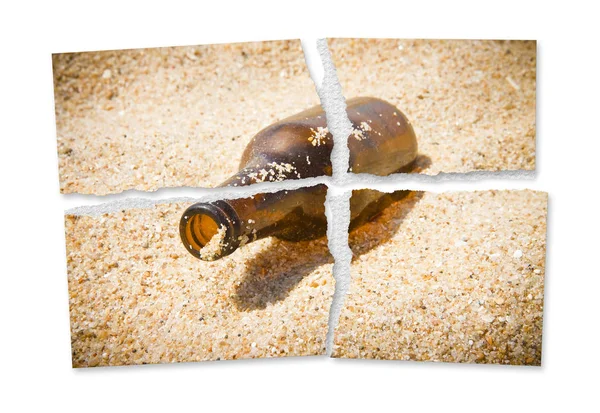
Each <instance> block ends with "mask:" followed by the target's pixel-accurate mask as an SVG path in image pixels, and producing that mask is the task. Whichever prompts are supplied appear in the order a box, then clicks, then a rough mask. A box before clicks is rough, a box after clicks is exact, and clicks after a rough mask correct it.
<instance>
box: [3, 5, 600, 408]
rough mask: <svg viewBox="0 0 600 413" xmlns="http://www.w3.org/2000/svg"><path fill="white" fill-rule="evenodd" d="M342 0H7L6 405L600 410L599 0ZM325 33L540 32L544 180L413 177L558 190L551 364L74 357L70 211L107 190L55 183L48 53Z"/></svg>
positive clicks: (521, 35) (548, 308)
mask: <svg viewBox="0 0 600 413" xmlns="http://www.w3.org/2000/svg"><path fill="white" fill-rule="evenodd" d="M262 3H264V2H262ZM343 4H344V5H343V6H342V5H341V4H340V5H339V6H338V7H335V8H334V7H333V6H332V7H328V6H327V5H326V4H325V2H323V1H320V2H309V1H302V2H299V1H294V2H285V3H284V2H273V3H272V4H271V5H266V4H259V2H225V1H220V2H210V4H208V5H207V4H201V2H199V1H197V2H194V4H193V5H191V4H187V5H186V4H180V3H178V2H175V1H168V2H167V1H166V2H163V3H162V4H157V5H153V6H150V5H149V4H142V3H140V4H139V5H125V4H124V2H123V1H116V2H112V1H102V2H91V3H86V5H84V3H83V2H72V3H67V2H56V1H53V2H46V3H44V4H41V2H40V4H37V5H36V4H30V5H20V6H9V5H7V4H4V5H3V6H1V8H2V10H1V11H0V20H1V24H0V31H1V37H0V39H1V40H0V41H1V42H2V49H1V55H0V56H1V64H0V70H1V75H0V82H1V88H0V102H1V105H2V107H1V110H0V114H1V115H0V116H1V119H2V128H1V129H0V131H1V132H0V133H1V135H0V137H1V139H2V143H1V145H0V154H1V155H2V162H1V163H0V166H1V168H2V173H1V174H0V176H1V179H2V192H1V196H2V202H1V203H0V205H1V208H2V211H1V214H0V216H1V217H2V227H1V228H2V239H1V241H0V242H1V243H2V248H1V251H2V255H1V256H2V267H1V268H2V270H1V284H0V293H1V299H0V305H1V306H2V307H1V308H2V326H1V329H0V331H1V338H0V345H1V351H0V357H1V364H0V371H1V375H2V376H1V377H2V379H3V380H2V381H3V384H2V386H1V387H0V389H1V390H0V393H1V394H2V396H0V409H2V407H7V408H4V409H2V410H3V411H30V410H33V409H34V408H38V409H41V408H46V409H50V408H55V409H57V410H59V411H125V410H129V411H142V410H144V411H175V410H176V409H184V408H186V410H187V409H193V410H204V411H227V410H230V409H231V410H236V411H243V412H246V411H254V410H257V411H270V410H280V411H288V410H299V411H315V410H318V411H332V412H333V411H343V410H355V409H356V410H362V411H377V410H386V411H387V410H392V409H393V410H406V411H429V410H440V409H443V410H444V411H483V412H494V411H503V412H506V411H526V410H527V411H543V409H545V410H546V411H548V409H550V408H559V409H561V410H562V409H569V411H591V410H595V411H598V410H597V409H598V404H599V402H598V398H597V395H596V393H597V391H598V382H599V381H598V379H597V374H598V372H599V366H598V352H599V348H600V337H599V334H598V324H599V323H598V321H599V317H598V313H599V312H598V302H599V301H600V300H598V294H599V292H598V291H599V287H600V282H599V278H600V272H599V271H598V268H599V266H600V260H599V257H600V254H599V251H598V247H599V241H598V239H599V234H600V233H599V230H600V228H599V225H598V220H599V218H598V204H597V203H596V200H597V199H598V196H597V192H598V187H599V186H598V183H597V181H598V179H599V173H598V168H599V167H600V161H599V156H600V145H599V143H598V142H599V138H600V136H599V126H598V122H599V116H598V112H599V109H600V105H599V104H598V102H599V100H598V98H599V96H600V88H599V81H598V76H599V73H600V67H599V65H598V63H599V59H598V49H599V47H598V46H599V44H598V39H599V38H600V36H599V34H600V33H599V29H598V24H599V23H598V21H597V18H598V13H597V11H594V10H593V8H592V7H591V4H592V2H589V3H585V2H579V1H568V2H560V3H557V4H552V2H549V1H548V2H535V3H534V2H531V3H530V2H526V1H523V0H521V1H508V0H504V1H501V2H494V3H486V4H488V5H486V6H484V3H483V2H477V1H473V2H464V1H463V2H457V1H446V2H442V1H440V2H424V1H416V0H413V1H410V2H406V3H405V4H403V3H401V2H390V4H387V5H383V4H378V3H377V2H375V1H361V2H351V1H346V2H343ZM326 36H329V37H335V36H344V37H396V38H402V37H405V38H406V37H408V38H511V39H537V40H538V41H539V43H538V95H537V97H538V117H537V120H538V127H537V145H538V146H537V162H538V163H537V165H538V169H537V174H536V178H535V179H534V180H530V181H523V180H516V181H514V180H513V181H508V182H506V181H501V180H497V179H495V180H485V181H481V182H461V183H452V182H445V183H441V184H430V183H428V184H425V183H419V182H416V183H415V185H414V189H429V190H432V189H433V190H436V191H443V190H455V189H487V188H533V189H540V190H545V191H548V192H549V193H550V208H549V222H548V230H549V233H548V250H547V275H546V295H545V300H546V301H545V303H546V305H545V314H544V349H543V367H541V368H527V367H503V366H482V365H452V364H432V363H411V362H382V361H352V360H345V361H344V360H333V359H328V358H324V357H313V358H290V359H278V360H249V361H230V362H211V363H188V364H179V365H162V366H140V367H122V368H101V369H87V370H86V369H80V370H73V369H71V355H70V335H69V318H68V296H67V279H66V263H65V246H64V233H63V230H64V228H63V211H64V209H65V208H68V207H72V206H75V205H78V204H84V203H87V204H90V203H100V202H102V201H103V200H101V199H98V198H96V197H68V198H66V197H64V196H61V195H59V186H58V171H57V155H56V141H55V126H54V106H53V86H52V73H51V57H50V54H51V53H53V52H70V51H84V50H98V49H114V48H131V47H153V46H171V45H186V44H202V43H211V42H213V43H214V42H218V43H222V42H233V41H252V40H269V39H284V38H303V39H305V40H306V41H313V40H314V39H316V38H319V37H326ZM188 194H189V193H188ZM593 382H596V385H593ZM3 405H5V406H3Z"/></svg>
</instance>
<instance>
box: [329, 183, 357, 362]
mask: <svg viewBox="0 0 600 413" xmlns="http://www.w3.org/2000/svg"><path fill="white" fill-rule="evenodd" d="M351 195H352V191H345V192H343V193H342V194H339V195H336V194H334V191H332V190H331V189H329V190H328V191H327V199H326V201H325V215H326V216H327V241H328V247H329V253H330V254H331V255H332V256H333V260H334V261H333V279H334V280H335V291H334V293H333V299H332V301H331V307H330V309H329V322H328V327H329V328H328V331H327V355H328V356H330V357H331V354H332V352H333V343H334V336H335V329H336V327H337V325H338V323H339V318H340V314H341V312H342V308H343V306H344V300H345V299H346V295H347V294H348V289H349V288H350V281H351V280H350V263H351V260H352V251H351V250H350V245H349V244H348V228H349V226H350V196H351Z"/></svg>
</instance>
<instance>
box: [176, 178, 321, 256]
mask: <svg viewBox="0 0 600 413" xmlns="http://www.w3.org/2000/svg"><path fill="white" fill-rule="evenodd" d="M326 192H327V188H326V186H325V185H316V186H314V187H308V188H301V189H296V190H291V191H279V192H274V193H261V194H256V195H254V196H252V197H249V198H239V199H230V200H220V201H215V202H201V203H196V204H194V205H192V206H190V207H189V208H188V209H187V210H186V211H185V212H184V213H183V215H182V217H181V221H180V225H179V231H180V235H181V239H182V241H183V243H184V245H185V247H186V249H187V250H188V251H189V252H190V253H191V254H192V255H194V256H195V257H196V258H200V259H202V260H206V261H212V260H216V259H219V258H222V257H225V256H227V255H229V254H231V253H233V252H234V251H235V250H236V249H238V248H239V247H240V246H243V245H245V244H247V243H250V242H253V241H256V240H257V239H261V238H264V237H268V236H271V235H277V236H280V237H281V238H285V239H290V240H300V239H310V238H314V237H316V236H320V235H322V234H324V231H321V230H320V228H321V227H323V228H324V229H325V230H326V227H327V224H326V221H325V206H324V203H325V195H326ZM301 220H306V221H308V222H317V223H322V225H319V224H317V225H313V226H304V225H300V224H301V222H300V221H301ZM215 237H216V238H215Z"/></svg>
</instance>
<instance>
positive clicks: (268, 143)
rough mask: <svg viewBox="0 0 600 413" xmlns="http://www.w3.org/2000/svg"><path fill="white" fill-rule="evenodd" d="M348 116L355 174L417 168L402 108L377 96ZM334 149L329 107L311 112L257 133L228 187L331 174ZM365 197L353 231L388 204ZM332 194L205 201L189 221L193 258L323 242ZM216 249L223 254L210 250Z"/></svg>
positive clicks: (186, 229) (358, 200) (356, 104)
mask: <svg viewBox="0 0 600 413" xmlns="http://www.w3.org/2000/svg"><path fill="white" fill-rule="evenodd" d="M346 110H347V113H348V117H349V118H350V121H351V122H352V124H353V128H354V132H353V134H352V135H351V136H350V137H349V138H348V147H349V149H350V165H349V170H350V171H352V172H355V173H372V174H375V175H389V174H391V173H394V172H399V171H403V170H407V169H409V168H410V165H411V163H412V162H413V161H414V160H415V158H416V155H417V145H416V138H415V136H414V131H413V130H412V127H411V126H410V123H409V122H408V120H407V119H406V117H405V116H404V115H403V114H402V113H401V112H400V111H399V110H398V109H397V108H395V107H394V106H393V105H391V104H389V103H387V102H384V101H382V100H379V99H375V98H356V99H351V100H349V101H348V103H347V109H346ZM332 148H333V137H332V135H331V133H330V132H329V130H328V129H327V121H326V118H325V114H324V112H323V110H322V108H321V107H320V106H317V107H314V108H311V109H308V110H306V111H304V112H301V113H299V114H297V115H294V116H291V117H289V118H286V119H284V120H282V121H279V122H276V123H274V124H273V125H270V126H269V127H267V128H265V129H263V130H262V131H260V132H259V133H258V134H256V136H255V137H254V138H253V139H252V141H251V142H250V143H249V145H248V146H247V147H246V149H245V151H244V153H243V155H242V158H241V161H240V170H239V172H238V173H236V174H235V175H234V176H232V177H231V178H229V179H228V180H226V181H225V182H223V183H222V184H221V185H220V186H246V185H251V184H254V183H259V182H277V181H282V180H286V179H301V178H309V177H317V176H323V175H329V176H330V175H331V172H332V170H331V150H332ZM355 192H356V191H355ZM358 192H359V196H356V197H354V196H353V198H354V200H353V202H352V203H351V204H352V205H351V220H352V222H351V229H352V228H354V227H357V226H359V225H360V224H361V223H364V222H366V220H369V219H370V217H371V216H373V214H376V213H377V209H378V208H382V205H385V204H386V202H380V201H378V200H377V199H378V198H385V194H384V195H382V194H381V193H379V192H377V191H368V190H365V191H358ZM326 194H327V188H326V186H325V185H316V186H312V187H306V188H301V189H296V190H290V191H279V192H274V193H262V194H257V195H254V196H252V197H249V198H240V199H232V200H221V201H216V202H209V203H197V204H194V205H192V206H190V207H189V208H188V209H187V210H186V211H185V212H184V214H183V215H182V218H181V222H180V234H181V238H182V241H183V243H184V245H185V246H186V249H187V250H188V251H189V252H190V253H191V254H192V255H194V256H195V257H197V258H200V259H204V260H213V259H218V258H221V257H223V256H226V255H229V254H231V253H232V252H233V251H235V250H236V249H237V248H239V247H240V246H242V245H244V244H246V243H248V242H252V241H254V240H256V239H260V238H264V237H267V236H276V237H278V238H281V239H285V240H289V241H300V240H307V239H313V238H317V237H320V236H323V235H325V233H326V231H327V220H326V218H325V197H326ZM387 205H389V203H388V204H387ZM387 205H386V206H387ZM217 238H218V243H217V242H216V241H215V240H217ZM208 244H215V245H216V248H214V249H211V251H209V252H205V251H204V250H205V249H206V248H207V245H208ZM217 244H218V245H217ZM215 245H212V247H214V246H215Z"/></svg>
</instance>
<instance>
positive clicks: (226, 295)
mask: <svg viewBox="0 0 600 413" xmlns="http://www.w3.org/2000/svg"><path fill="white" fill-rule="evenodd" d="M191 204H192V203H191V202H189V201H185V202H175V201H174V202H169V203H159V204H156V205H154V206H152V207H149V208H128V209H123V210H117V211H115V212H110V213H103V214H100V215H80V214H77V213H75V214H74V213H69V214H67V215H66V216H65V226H66V242H67V269H68V284H69V309H70V317H71V340H72V360H73V367H95V366H119V365H134V364H154V363H174V362H190V361H204V360H234V359H243V358H259V357H284V356H308V355H322V354H324V353H325V339H326V335H327V329H328V324H327V323H328V317H329V307H330V304H331V298H332V295H333V290H334V282H333V275H332V267H333V257H332V256H331V254H330V253H329V249H328V247H327V237H326V236H320V237H318V238H316V239H312V240H307V241H296V242H291V241H283V240H281V239H278V238H276V237H267V238H262V239H257V240H255V241H254V242H250V241H251V240H249V242H248V243H247V244H246V245H242V246H239V248H238V249H237V250H236V251H235V252H233V253H231V254H230V255H228V256H226V257H223V258H221V259H218V260H214V261H204V260H200V259H197V258H196V257H194V256H193V255H192V254H189V253H188V252H187V251H186V248H185V247H184V246H183V244H182V241H181V238H180V234H179V224H180V220H181V218H182V214H183V213H184V211H185V210H186V208H188V207H189V206H190V205H191ZM323 219H324V216H323ZM246 224H247V222H246ZM317 235H320V234H317Z"/></svg>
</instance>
